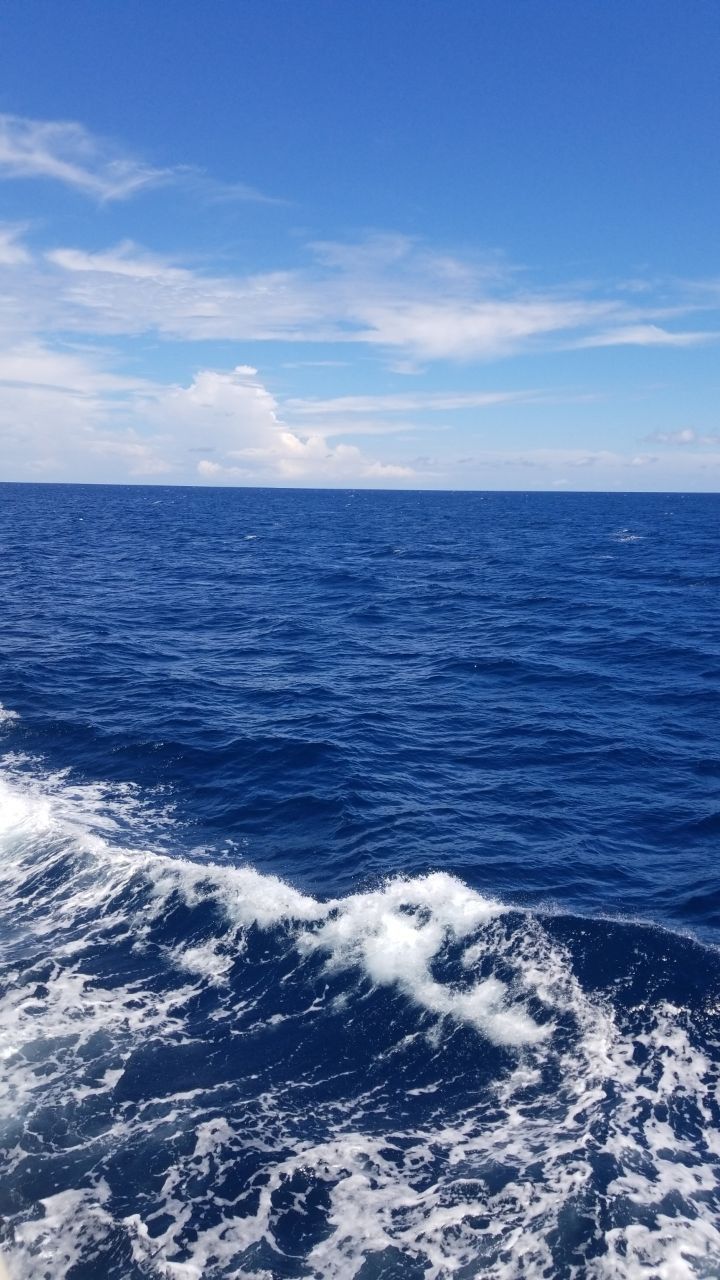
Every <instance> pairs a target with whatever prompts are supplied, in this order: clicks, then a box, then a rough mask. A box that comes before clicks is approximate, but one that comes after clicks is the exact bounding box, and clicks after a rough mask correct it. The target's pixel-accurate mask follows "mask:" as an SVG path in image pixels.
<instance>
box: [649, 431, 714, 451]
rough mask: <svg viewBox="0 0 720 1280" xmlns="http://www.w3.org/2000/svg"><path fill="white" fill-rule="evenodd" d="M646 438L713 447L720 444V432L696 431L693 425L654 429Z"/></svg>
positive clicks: (659, 441)
mask: <svg viewBox="0 0 720 1280" xmlns="http://www.w3.org/2000/svg"><path fill="white" fill-rule="evenodd" d="M646 439H647V440H654V441H656V442H657V443H658V444H670V445H701V446H706V447H707V446H709V447H711V448H714V447H715V446H716V445H720V434H717V433H715V434H714V433H712V432H710V433H703V432H700V431H695V429H694V428H693V427H682V428H681V429H680V430H679V431H653V432H652V434H651V435H649V436H646Z"/></svg>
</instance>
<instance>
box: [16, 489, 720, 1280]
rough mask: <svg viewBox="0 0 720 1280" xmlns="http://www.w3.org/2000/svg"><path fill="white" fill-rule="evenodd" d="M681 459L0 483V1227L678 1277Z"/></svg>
mask: <svg viewBox="0 0 720 1280" xmlns="http://www.w3.org/2000/svg"><path fill="white" fill-rule="evenodd" d="M719 513H720V498H718V497H717V496H712V495H686V496H683V495H662V494H646V495H638V494H631V495H609V494H561V493H558V494H500V493H497V494H479V493H474V494H468V493H456V494H451V493H424V494H418V493H403V494H400V493H378V492H350V491H343V492H317V491H295V492H291V491H279V490H209V489H207V490H197V489H172V488H120V487H118V488H112V487H87V486H64V485H63V486H60V485H58V486H45V485H32V486H21V485H17V486H16V485H3V486H0V609H1V617H0V701H1V703H2V706H3V708H4V713H2V712H0V753H2V760H0V845H1V854H2V860H1V862H0V881H1V882H2V893H1V896H0V944H1V945H0V953H1V955H2V975H3V986H2V992H3V995H2V1001H1V1004H0V1010H1V1013H2V1018H1V1021H0V1035H1V1037H2V1054H3V1058H2V1062H3V1067H2V1079H3V1081H4V1083H3V1087H2V1089H1V1090H0V1118H1V1122H2V1140H3V1150H4V1155H3V1177H2V1179H1V1180H0V1253H1V1254H2V1255H3V1256H4V1258H5V1261H6V1264H7V1266H8V1267H9V1270H10V1274H11V1276H12V1277H17V1278H23V1280H25V1278H27V1280H29V1278H30V1277H32V1278H33V1280H35V1278H41V1280H61V1278H62V1280H105V1278H106V1277H107V1278H108V1280H140V1278H141V1277H153V1278H154V1277H170V1278H172V1280H200V1278H202V1280H221V1278H226V1277H236V1276H253V1277H264V1278H265V1280H268V1278H270V1280H275V1278H276V1277H277V1278H278V1280H279V1278H281V1277H319V1278H321V1280H326V1278H327V1280H335V1278H337V1280H346V1278H348V1280H350V1278H351V1277H357V1278H358V1280H391V1278H392V1280H406V1278H407V1280H420V1278H423V1280H434V1278H435V1277H438V1278H445V1277H453V1278H455V1277H458V1278H462V1280H465V1278H466V1277H474V1276H483V1277H497V1278H498V1280H499V1278H502V1280H514V1278H520V1277H522V1278H524V1280H531V1278H534V1277H568V1278H570V1277H572V1278H573V1280H581V1278H583V1277H615V1276H624V1277H632V1278H634V1277H647V1278H648V1280H650V1278H651V1277H652V1280H655V1278H660V1277H663V1278H665V1277H667V1278H668V1280H676V1277H677V1278H678V1280H682V1278H683V1277H698V1276H699V1277H710V1276H720V1195H719V1190H720V1176H719V1175H720V1132H719V1130H718V1120H719V1119H720V1109H719V1106H718V1096H717V1081H718V1062H719V1061H720V1044H719V1035H718V1032H719V1030H720V1017H719V1016H718V1010H719V1001H720V982H719V981H718V979H719V975H720V966H719V964H718V959H719V952H718V942H719V941H720V881H719V879H718V852H717V851H718V834H719V833H720V800H719V793H718V779H719V776H720V751H719V750H718V743H719V737H720V731H719V730H718V725H719V724H720V715H719V714H718V713H719V711H720V706H719V703H720V696H719V689H720V682H719V676H720V627H719V626H718V623H719V621H720V616H719V613H720V611H719V609H718V587H719V586H720V554H719V550H720V548H719V546H718V543H719V538H718V514H719Z"/></svg>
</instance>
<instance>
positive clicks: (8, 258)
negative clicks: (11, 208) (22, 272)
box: [0, 223, 30, 267]
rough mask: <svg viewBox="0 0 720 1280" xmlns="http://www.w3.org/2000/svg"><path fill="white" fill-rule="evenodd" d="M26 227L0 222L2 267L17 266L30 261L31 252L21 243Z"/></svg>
mask: <svg viewBox="0 0 720 1280" xmlns="http://www.w3.org/2000/svg"><path fill="white" fill-rule="evenodd" d="M24 229H25V228H24V227H18V226H13V225H11V224H8V223H5V225H2V224H0V267H17V266H20V265H21V264H25V263H27V262H29V261H30V254H29V253H28V251H27V249H26V248H25V246H24V245H23V244H20V236H21V235H22V233H23V231H24Z"/></svg>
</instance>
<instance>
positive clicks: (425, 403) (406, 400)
mask: <svg viewBox="0 0 720 1280" xmlns="http://www.w3.org/2000/svg"><path fill="white" fill-rule="evenodd" d="M536 395H537V393H536V392H533V391H426V392H425V393H423V392H417V393H410V392H408V393H406V392H400V393H399V394H396V395H370V396H335V397H333V398H331V399H328V400H288V401H287V404H286V408H287V409H288V410H290V411H291V412H292V413H296V414H302V415H305V414H312V415H323V414H356V413H416V412H421V413H426V412H428V411H431V412H446V411H448V410H455V409H484V408H489V407H490V406H492V405H497V404H513V403H517V402H518V401H524V400H530V399H534V398H535V397H536Z"/></svg>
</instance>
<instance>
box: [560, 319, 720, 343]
mask: <svg viewBox="0 0 720 1280" xmlns="http://www.w3.org/2000/svg"><path fill="white" fill-rule="evenodd" d="M719 337H720V333H716V332H712V331H708V330H707V329H696V330H690V331H685V332H682V333H681V332H678V331H675V332H672V331H671V330H669V329H662V328H660V327H659V325H656V324H635V325H619V326H618V327H617V328H616V329H607V330H605V331H604V332H603V333H594V334H590V335H589V336H588V337H586V338H581V339H580V340H579V341H578V342H577V343H575V345H576V346H578V347H620V346H630V347H694V346H697V345H698V344H700V343H704V342H714V341H716V339H717V338H719Z"/></svg>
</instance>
